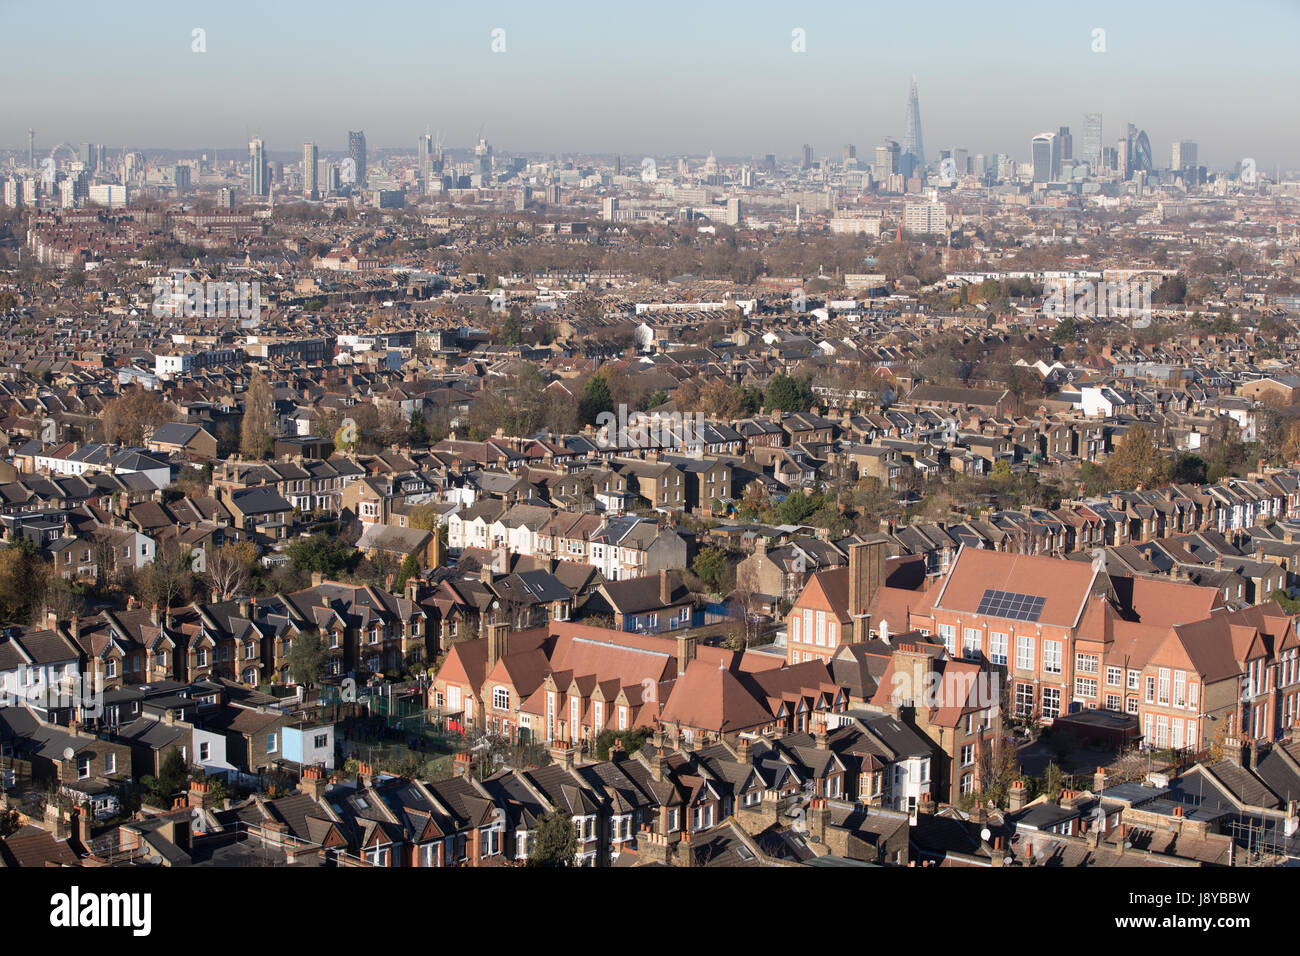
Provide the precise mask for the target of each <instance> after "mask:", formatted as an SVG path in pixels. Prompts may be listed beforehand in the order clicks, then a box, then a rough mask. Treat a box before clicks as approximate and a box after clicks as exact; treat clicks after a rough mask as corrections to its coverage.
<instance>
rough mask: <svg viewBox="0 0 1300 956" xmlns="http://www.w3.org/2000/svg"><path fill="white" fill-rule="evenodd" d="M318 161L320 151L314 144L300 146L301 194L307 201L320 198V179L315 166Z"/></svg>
mask: <svg viewBox="0 0 1300 956" xmlns="http://www.w3.org/2000/svg"><path fill="white" fill-rule="evenodd" d="M319 161H320V151H319V150H318V149H317V148H316V144H315V143H303V144H302V194H303V195H304V196H305V197H307V198H308V199H319V198H320V178H319V176H318V175H317V173H316V166H317V164H318V163H319Z"/></svg>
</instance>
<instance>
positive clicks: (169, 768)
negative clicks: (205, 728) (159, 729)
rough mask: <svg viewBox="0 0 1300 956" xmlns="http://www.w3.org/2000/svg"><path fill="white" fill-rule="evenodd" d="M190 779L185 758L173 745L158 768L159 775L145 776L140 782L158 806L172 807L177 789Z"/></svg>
mask: <svg viewBox="0 0 1300 956" xmlns="http://www.w3.org/2000/svg"><path fill="white" fill-rule="evenodd" d="M188 780H189V769H188V768H187V767H186V766H185V758H184V757H182V756H181V752H180V750H179V749H178V748H176V747H173V748H172V749H171V750H169V751H167V756H166V757H164V758H163V762H162V766H161V767H159V768H158V775H157V776H149V775H146V776H143V777H141V778H140V784H141V785H142V786H143V787H144V788H145V789H146V790H148V791H149V793H150V795H151V796H152V797H153V798H154V800H155V802H156V804H157V805H158V806H161V807H165V808H167V809H170V808H171V804H172V798H173V797H174V796H175V795H176V791H177V790H179V789H181V787H183V786H185V783H186V781H188Z"/></svg>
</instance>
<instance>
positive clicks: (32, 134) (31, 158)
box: [27, 129, 36, 169]
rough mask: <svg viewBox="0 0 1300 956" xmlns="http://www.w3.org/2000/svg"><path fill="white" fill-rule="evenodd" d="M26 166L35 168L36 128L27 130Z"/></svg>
mask: <svg viewBox="0 0 1300 956" xmlns="http://www.w3.org/2000/svg"><path fill="white" fill-rule="evenodd" d="M27 168H28V169H35V168H36V130H34V129H29V130H27Z"/></svg>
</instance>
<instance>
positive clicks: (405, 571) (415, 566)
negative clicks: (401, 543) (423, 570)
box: [394, 554, 420, 594]
mask: <svg viewBox="0 0 1300 956" xmlns="http://www.w3.org/2000/svg"><path fill="white" fill-rule="evenodd" d="M419 573H420V562H419V561H418V560H417V559H416V557H415V555H413V554H408V555H407V556H406V558H405V560H403V561H402V567H401V568H400V569H399V570H398V572H397V581H396V582H395V583H394V590H396V591H397V593H398V594H401V593H402V590H403V588H405V587H406V582H407V581H408V580H409V579H410V578H413V577H415V576H417V575H418V574H419Z"/></svg>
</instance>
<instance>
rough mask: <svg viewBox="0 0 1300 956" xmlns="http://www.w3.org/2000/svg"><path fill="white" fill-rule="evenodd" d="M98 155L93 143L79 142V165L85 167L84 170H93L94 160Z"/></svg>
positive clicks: (90, 171)
mask: <svg viewBox="0 0 1300 956" xmlns="http://www.w3.org/2000/svg"><path fill="white" fill-rule="evenodd" d="M98 155H99V154H98V152H97V151H96V150H95V144H94V143H82V144H81V150H80V156H79V157H78V158H79V159H80V160H81V165H82V166H85V167H86V172H88V173H93V172H94V171H95V160H96V158H98Z"/></svg>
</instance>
